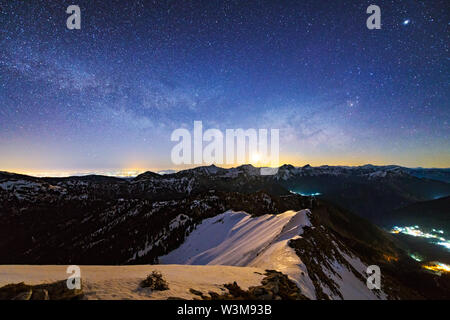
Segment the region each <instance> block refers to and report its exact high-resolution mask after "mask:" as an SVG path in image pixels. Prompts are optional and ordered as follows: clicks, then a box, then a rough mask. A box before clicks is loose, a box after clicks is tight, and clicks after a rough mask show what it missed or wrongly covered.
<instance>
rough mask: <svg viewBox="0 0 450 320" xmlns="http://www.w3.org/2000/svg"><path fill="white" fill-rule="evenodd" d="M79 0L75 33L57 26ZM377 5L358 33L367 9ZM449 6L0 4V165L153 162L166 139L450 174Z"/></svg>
mask: <svg viewBox="0 0 450 320" xmlns="http://www.w3.org/2000/svg"><path fill="white" fill-rule="evenodd" d="M71 4H76V5H79V6H80V8H81V30H68V29H67V27H66V19H67V17H68V16H69V15H68V14H66V8H67V6H69V5H71ZM370 4H376V5H378V6H380V8H381V23H382V28H381V30H368V29H367V27H366V19H367V18H368V16H369V15H368V14H367V13H366V8H367V7H368V6H369V5H370ZM449 13H450V10H449V7H448V1H417V0H410V1H381V0H371V1H360V0H351V1H341V0H333V1H319V0H311V1H309V0H308V1H261V0H259V1H243V0H239V1H237V0H236V1H215V0H207V1H188V0H183V1H163V0H159V1H123V0H122V1H94V0H89V1H81V0H80V1H79V0H74V1H70V2H68V1H48V0H45V1H31V0H30V1H22V0H15V1H1V0H0V170H7V171H16V172H24V173H35V174H38V173H42V172H53V173H58V172H59V173H61V172H71V173H75V172H98V173H104V172H110V171H120V170H128V169H129V170H131V169H139V170H144V169H150V170H160V169H167V168H175V169H176V167H175V166H174V165H173V164H172V163H171V160H170V150H171V149H172V147H173V146H174V145H175V143H174V142H171V141H170V134H171V132H172V131H173V130H174V129H176V128H179V127H186V128H188V129H190V130H191V129H192V127H193V121H194V120H201V121H203V126H204V127H205V129H207V128H219V129H221V130H225V129H226V128H233V129H234V128H244V129H246V128H279V129H280V147H281V151H280V155H281V161H280V162H281V163H291V164H294V165H304V164H307V163H309V164H311V165H321V164H330V165H332V164H346V165H360V164H366V163H372V164H400V165H405V166H410V167H416V166H423V167H450V126H449V121H450V102H449V101H450V90H449V79H450V78H449V64H450V58H449V57H450V56H449V43H450V41H449V34H450V33H449V27H450V24H449V21H450V19H449Z"/></svg>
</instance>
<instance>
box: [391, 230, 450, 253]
mask: <svg viewBox="0 0 450 320" xmlns="http://www.w3.org/2000/svg"><path fill="white" fill-rule="evenodd" d="M391 232H392V233H403V234H407V235H410V236H414V237H421V238H427V239H436V240H438V241H433V243H435V244H437V245H440V246H443V247H445V248H447V249H449V250H450V240H447V239H445V238H444V237H442V234H444V231H443V230H437V229H432V230H431V232H424V231H422V230H420V228H419V226H410V227H398V226H395V227H393V228H392V230H391Z"/></svg>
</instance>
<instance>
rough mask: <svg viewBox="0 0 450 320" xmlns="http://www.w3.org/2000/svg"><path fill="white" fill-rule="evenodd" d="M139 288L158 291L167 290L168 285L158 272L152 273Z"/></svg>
mask: <svg viewBox="0 0 450 320" xmlns="http://www.w3.org/2000/svg"><path fill="white" fill-rule="evenodd" d="M141 287H142V288H150V289H152V290H159V291H163V290H169V284H168V283H167V281H166V280H164V279H163V277H162V274H161V273H160V272H158V271H152V273H150V274H149V275H148V276H147V278H145V279H144V280H142V282H141Z"/></svg>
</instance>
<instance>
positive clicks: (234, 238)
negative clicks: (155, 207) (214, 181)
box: [159, 209, 379, 299]
mask: <svg viewBox="0 0 450 320" xmlns="http://www.w3.org/2000/svg"><path fill="white" fill-rule="evenodd" d="M309 215H311V212H310V211H309V210H308V209H305V210H301V211H298V212H295V211H287V212H284V213H282V214H279V215H268V214H267V215H263V216H259V217H252V216H251V215H249V214H247V213H245V212H233V211H227V212H224V213H222V214H220V215H218V216H215V217H213V218H209V219H205V220H203V222H202V223H201V224H200V225H198V226H197V228H196V229H195V230H194V231H193V232H192V233H191V234H190V235H189V236H188V237H187V238H186V240H185V242H184V243H183V244H182V245H181V246H180V247H179V248H177V249H175V250H173V251H172V252H170V253H169V254H167V255H165V256H162V257H160V259H159V261H160V263H162V264H187V265H229V266H241V267H249V266H251V267H257V268H262V269H273V270H277V271H281V272H283V273H284V274H287V275H288V276H289V277H290V278H291V279H292V280H293V281H294V282H295V283H296V284H297V285H298V286H299V288H300V289H301V290H302V292H303V294H305V295H306V296H307V297H309V298H311V299H315V298H316V294H315V292H316V288H315V285H314V283H313V281H312V280H311V278H310V277H309V275H308V270H307V267H306V265H305V264H304V263H303V262H302V261H301V259H300V258H299V256H298V255H297V254H296V253H295V251H294V249H293V248H291V247H290V246H289V241H290V240H293V239H297V238H300V237H302V234H303V230H304V228H305V227H311V228H315V226H313V225H312V224H311V221H310V218H309ZM330 243H332V241H330ZM336 250H339V249H338V247H336ZM343 255H344V257H345V259H346V260H347V261H348V263H349V264H350V265H352V266H353V268H355V269H356V270H357V271H358V272H359V273H361V274H362V273H363V272H365V267H366V266H364V264H363V263H361V261H360V260H359V259H358V258H356V257H351V256H349V255H347V254H343ZM329 262H330V265H331V266H332V268H333V270H332V271H333V272H330V270H328V269H324V272H325V273H326V274H327V275H328V276H329V277H330V278H331V279H332V280H333V281H334V282H335V283H336V284H337V285H338V286H339V287H340V288H341V290H340V293H341V294H342V297H343V298H344V299H347V298H349V299H358V298H360V299H362V298H364V299H377V298H379V297H378V296H376V295H375V294H373V293H372V292H370V290H369V289H367V287H366V284H365V283H364V282H362V281H361V280H360V279H359V278H357V277H356V276H355V275H354V274H353V273H352V272H351V271H350V270H348V268H347V267H346V266H343V265H341V264H339V263H338V262H337V261H334V260H333V261H329ZM319 267H321V268H324V267H323V266H319ZM336 274H338V276H336ZM322 289H323V291H324V292H326V293H327V294H328V295H329V297H330V298H339V297H338V296H336V295H333V293H332V292H331V291H330V290H328V288H327V287H326V286H323V288H322Z"/></svg>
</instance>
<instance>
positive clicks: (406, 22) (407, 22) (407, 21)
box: [403, 19, 411, 26]
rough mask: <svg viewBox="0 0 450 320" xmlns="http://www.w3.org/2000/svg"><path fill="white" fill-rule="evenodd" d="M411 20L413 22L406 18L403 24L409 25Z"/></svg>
mask: <svg viewBox="0 0 450 320" xmlns="http://www.w3.org/2000/svg"><path fill="white" fill-rule="evenodd" d="M410 22H411V20H409V19H406V20H404V21H403V25H404V26H407V25H408V24H409V23H410Z"/></svg>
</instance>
